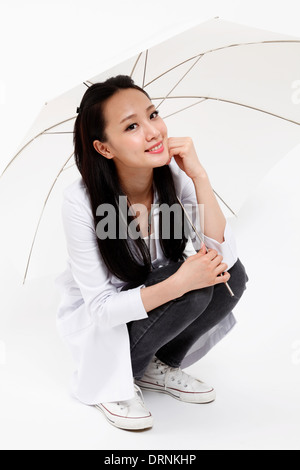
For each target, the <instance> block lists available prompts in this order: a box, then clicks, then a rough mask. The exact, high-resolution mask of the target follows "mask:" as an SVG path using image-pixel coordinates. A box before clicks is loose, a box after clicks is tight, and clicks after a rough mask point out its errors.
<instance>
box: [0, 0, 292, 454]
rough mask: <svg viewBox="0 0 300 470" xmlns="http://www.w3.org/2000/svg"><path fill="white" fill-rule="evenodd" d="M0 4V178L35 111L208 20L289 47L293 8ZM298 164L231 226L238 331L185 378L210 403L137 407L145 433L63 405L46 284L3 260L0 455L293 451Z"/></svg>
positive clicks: (276, 172) (262, 188) (64, 369)
mask: <svg viewBox="0 0 300 470" xmlns="http://www.w3.org/2000/svg"><path fill="white" fill-rule="evenodd" d="M0 1H1V3H0V40H1V61H0V106H1V108H0V109H1V113H0V128H1V153H0V172H1V170H2V169H3V168H4V166H5V164H6V163H7V162H8V161H9V160H10V159H11V158H12V156H13V153H14V151H15V150H16V148H17V147H18V146H19V144H20V142H21V141H22V139H23V137H24V135H25V134H26V133H27V131H28V129H29V128H30V126H31V123H32V122H33V120H34V119H35V117H36V115H37V114H38V113H39V110H40V108H41V107H42V105H43V104H44V102H45V101H48V100H50V99H52V98H54V97H55V96H57V95H59V94H60V93H63V92H64V91H66V90H68V89H69V88H71V87H73V86H75V85H77V84H78V83H80V82H82V81H83V80H84V79H86V78H88V77H91V76H94V75H96V74H97V73H98V71H99V67H101V69H102V67H103V64H104V63H105V64H106V63H107V64H108V65H109V63H110V61H112V60H116V59H117V58H118V57H120V59H121V58H122V56H123V55H126V56H130V50H133V49H135V48H136V47H137V46H139V48H140V47H141V46H142V45H143V44H147V41H150V42H153V40H155V41H156V42H157V43H159V42H161V41H162V40H164V39H166V38H167V37H170V36H171V35H172V34H175V33H178V32H180V31H183V30H184V29H187V28H188V27H189V26H192V25H194V24H196V23H199V22H201V21H205V20H208V19H210V18H212V17H215V16H219V17H220V18H221V19H225V20H229V21H234V22H238V23H242V24H245V25H249V26H253V27H258V28H262V29H268V30H270V31H277V32H280V33H284V34H288V35H295V36H297V37H300V27H299V19H300V13H299V10H298V5H297V4H298V2H297V1H284V2H278V1H277V2H276V1H274V0H273V1H262V0H261V1H253V0H252V1H251V2H250V1H249V2H248V1H243V2H241V1H226V2H224V1H210V2H209V5H207V3H208V2H202V1H199V0H197V1H196V0H186V1H185V2H182V1H181V0H180V1H178V0H164V1H161V0H159V1H158V0H152V1H151V2H150V1H148V0H147V1H141V0H139V1H138V0H132V1H130V0H129V1H126V2H124V1H116V0H112V1H110V2H102V1H99V0H98V1H92V0H85V1H82V0H81V1H80V0H68V1H67V0H60V1H58V0H55V1H53V0H52V1H51V2H50V1H48V0H47V1H37V0H35V1H34V0H30V1H26V2H24V1H23V2H22V1H15V0H0ZM295 79H300V77H295ZM295 106H299V113H300V104H298V105H297V104H295ZM299 154H300V149H299V148H296V149H294V151H293V152H291V153H290V154H289V155H287V156H286V157H285V158H284V159H283V160H282V161H281V162H280V163H279V164H277V166H276V167H275V168H273V170H272V171H271V172H270V173H269V175H267V177H266V178H264V180H263V181H261V183H260V185H259V186H258V187H256V188H254V190H253V194H252V196H251V198H249V200H248V202H247V203H246V204H245V205H244V206H243V208H242V210H241V211H240V213H239V218H238V220H234V221H232V225H233V227H234V229H235V233H236V236H237V239H238V246H239V252H240V257H241V259H242V261H243V262H244V264H245V265H246V267H247V271H248V275H249V277H250V283H249V285H248V289H247V292H246V294H245V296H244V298H243V299H242V302H241V303H240V304H239V306H238V308H237V309H236V316H237V318H238V320H239V323H238V325H237V327H236V328H235V330H234V331H233V332H232V333H231V334H230V336H228V337H227V338H226V339H225V340H224V341H223V342H222V343H221V344H219V345H218V346H217V347H216V348H215V349H214V350H213V351H212V352H211V353H210V354H209V355H208V356H206V357H205V358H204V359H203V360H202V361H201V362H199V363H198V364H196V365H194V366H193V367H192V368H191V372H192V373H193V374H195V375H198V376H199V377H200V378H202V379H203V380H205V381H207V382H209V383H211V384H212V385H214V386H215V388H216V390H217V393H218V399H217V401H216V402H215V403H213V404H211V405H208V406H200V407H199V406H195V405H186V404H183V403H180V402H178V401H176V400H172V399H171V398H170V397H167V396H164V395H156V394H152V395H151V394H145V398H146V402H147V404H148V406H149V408H150V409H151V411H152V414H153V415H154V419H155V425H154V428H153V429H152V430H151V431H147V432H144V433H129V432H125V431H121V430H117V429H114V428H112V427H111V426H109V424H107V423H106V421H105V420H104V418H103V417H102V415H101V414H100V413H98V412H97V411H96V410H95V409H94V408H90V407H86V406H83V405H81V404H79V403H77V402H75V401H73V400H72V399H71V398H70V396H69V394H68V382H69V378H70V374H71V372H72V362H71V359H70V357H69V355H68V351H67V350H66V349H65V347H64V346H63V344H62V343H61V342H60V340H59V338H58V336H57V333H56V329H55V313H56V308H57V305H58V301H59V298H58V294H57V292H56V291H55V288H54V286H53V282H52V278H47V277H44V278H41V279H36V280H33V281H30V283H28V284H27V285H25V286H21V285H20V284H19V281H20V278H19V275H18V273H16V272H15V271H14V269H13V267H12V266H11V264H10V263H9V262H8V261H7V260H6V258H4V259H1V260H0V262H1V264H0V295H1V304H0V312H1V318H0V448H2V449H281V448H282V449H299V448H300V405H299V397H300V393H299V392H300V318H299V316H300V301H299V296H298V291H299V286H300V275H299V266H298V265H299V261H300V253H299V235H300V229H299V226H300V220H299V219H300V216H299V208H298V202H299V196H300V189H299V170H300V164H299ZM1 202H2V203H3V201H1ZM0 242H1V240H0ZM2 248H3V247H2ZM8 248H10V247H8Z"/></svg>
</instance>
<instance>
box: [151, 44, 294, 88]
mask: <svg viewBox="0 0 300 470" xmlns="http://www.w3.org/2000/svg"><path fill="white" fill-rule="evenodd" d="M284 43H296V44H297V43H300V40H298V39H277V40H272V41H255V42H246V43H238V44H229V45H228V46H222V47H217V48H216V49H210V50H208V51H206V52H201V53H200V54H196V55H194V56H192V57H190V58H189V59H186V60H184V61H183V62H180V63H179V64H176V65H174V66H173V67H171V68H170V69H168V70H166V71H165V72H163V73H162V74H160V75H158V76H157V77H155V78H153V79H152V80H151V81H150V82H148V83H146V85H145V87H147V86H149V85H151V84H152V83H153V82H155V81H156V80H159V79H160V78H161V77H163V76H164V75H166V74H167V73H169V72H171V71H172V70H175V69H176V68H177V67H180V66H181V65H183V64H186V63H187V62H189V61H191V60H193V59H195V58H196V57H199V56H200V55H206V54H209V53H211V52H217V51H221V50H223V49H229V48H230V47H242V46H251V45H255V44H284Z"/></svg>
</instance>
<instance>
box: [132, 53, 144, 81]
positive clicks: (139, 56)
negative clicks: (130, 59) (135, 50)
mask: <svg viewBox="0 0 300 470" xmlns="http://www.w3.org/2000/svg"><path fill="white" fill-rule="evenodd" d="M142 54H143V52H140V53H139V55H138V58H137V59H136V61H135V64H134V66H133V69H132V71H131V74H130V76H131V77H132V75H133V74H134V71H135V69H136V67H137V64H138V63H139V60H140V58H141V57H142Z"/></svg>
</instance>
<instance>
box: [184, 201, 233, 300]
mask: <svg viewBox="0 0 300 470" xmlns="http://www.w3.org/2000/svg"><path fill="white" fill-rule="evenodd" d="M177 200H178V202H179V204H180V205H181V207H182V209H183V212H184V213H185V215H186V218H187V220H188V221H189V223H190V224H191V226H192V227H193V230H194V232H195V234H196V235H197V237H198V238H199V240H200V242H201V243H203V245H204V246H205V243H204V240H203V236H201V235H200V234H199V232H198V230H197V229H196V227H195V225H194V224H193V222H192V221H191V219H190V217H189V215H188V213H187V211H186V210H185V208H184V207H183V204H182V202H181V201H180V199H179V197H177ZM205 249H206V252H207V248H206V246H205ZM221 276H224V274H223V273H222V274H221ZM224 284H225V286H226V288H227V290H228V292H229V294H230V296H231V297H234V293H233V291H232V289H231V287H230V285H229V284H228V282H224Z"/></svg>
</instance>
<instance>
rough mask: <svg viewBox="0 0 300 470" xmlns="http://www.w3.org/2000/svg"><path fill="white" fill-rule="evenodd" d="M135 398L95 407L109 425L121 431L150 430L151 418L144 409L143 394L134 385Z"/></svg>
mask: <svg viewBox="0 0 300 470" xmlns="http://www.w3.org/2000/svg"><path fill="white" fill-rule="evenodd" d="M134 389H135V397H134V398H132V399H131V400H127V401H119V402H111V403H99V404H98V405H95V406H96V408H98V410H100V411H102V413H104V415H105V417H106V419H107V420H108V421H109V423H110V424H112V425H113V426H116V427H117V428H121V429H129V430H138V429H139V430H141V429H148V428H152V426H153V417H152V415H151V413H150V411H148V410H147V409H146V407H145V404H144V399H143V394H142V392H141V390H140V388H139V387H138V386H137V385H134Z"/></svg>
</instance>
